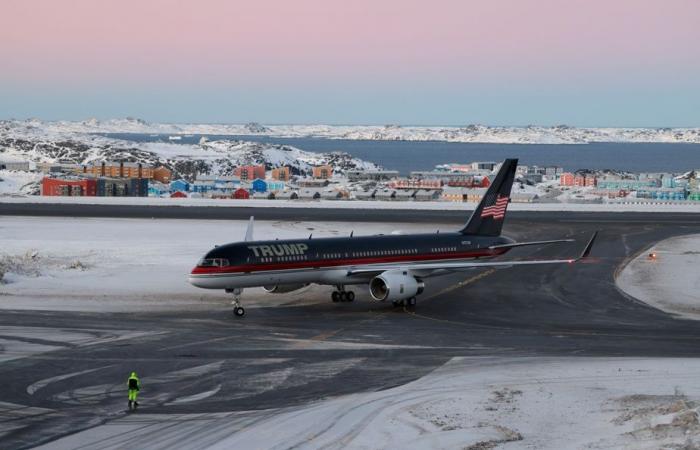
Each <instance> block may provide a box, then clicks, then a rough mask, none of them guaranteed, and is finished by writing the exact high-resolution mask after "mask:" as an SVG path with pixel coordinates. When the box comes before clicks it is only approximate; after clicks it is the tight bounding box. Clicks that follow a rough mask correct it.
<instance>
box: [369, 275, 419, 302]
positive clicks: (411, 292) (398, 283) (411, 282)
mask: <svg viewBox="0 0 700 450" xmlns="http://www.w3.org/2000/svg"><path fill="white" fill-rule="evenodd" d="M423 287H424V284H423V282H422V281H418V280H416V278H415V277H414V276H412V275H410V274H409V273H408V271H405V270H388V271H386V272H384V273H381V274H379V275H377V276H376V277H374V278H372V280H371V281H370V282H369V293H370V295H372V298H373V299H375V300H377V301H380V302H383V301H384V300H390V301H392V302H394V301H400V300H406V299H409V298H411V297H415V296H416V295H418V294H420V293H421V292H423Z"/></svg>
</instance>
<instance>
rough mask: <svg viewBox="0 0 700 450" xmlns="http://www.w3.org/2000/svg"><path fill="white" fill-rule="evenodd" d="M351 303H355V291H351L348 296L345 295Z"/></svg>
mask: <svg viewBox="0 0 700 450" xmlns="http://www.w3.org/2000/svg"><path fill="white" fill-rule="evenodd" d="M345 296H346V297H347V299H348V301H349V302H354V301H355V293H354V292H353V291H349V292H348V293H347V294H345Z"/></svg>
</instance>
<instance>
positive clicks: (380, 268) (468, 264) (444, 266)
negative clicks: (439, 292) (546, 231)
mask: <svg viewBox="0 0 700 450" xmlns="http://www.w3.org/2000/svg"><path fill="white" fill-rule="evenodd" d="M596 236H598V232H597V231H596V232H595V233H593V236H591V239H590V240H589V241H588V243H587V244H586V247H585V248H584V249H583V251H582V252H581V254H580V255H578V257H576V258H569V259H540V260H525V261H476V260H468V261H443V262H428V263H408V264H378V265H372V266H366V267H356V268H352V269H349V270H348V275H357V274H363V273H364V274H367V273H380V272H384V271H387V270H392V269H404V270H426V271H430V270H446V271H451V270H455V271H456V270H461V269H475V268H480V267H511V266H526V265H539V264H572V263H575V262H577V261H580V260H582V259H584V258H586V257H587V256H588V255H589V254H590V253H591V248H592V247H593V242H594V241H595V238H596ZM549 242H550V241H542V243H549ZM526 244H531V243H526ZM531 245H534V243H532V244H531Z"/></svg>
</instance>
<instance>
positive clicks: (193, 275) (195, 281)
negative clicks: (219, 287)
mask: <svg viewBox="0 0 700 450" xmlns="http://www.w3.org/2000/svg"><path fill="white" fill-rule="evenodd" d="M197 269H198V268H197V267H195V268H194V269H192V271H191V272H190V274H189V275H188V276H187V282H188V283H190V284H191V285H192V286H194V287H198V288H203V287H206V286H205V285H204V279H203V278H202V276H201V274H198V272H200V271H198V270H197Z"/></svg>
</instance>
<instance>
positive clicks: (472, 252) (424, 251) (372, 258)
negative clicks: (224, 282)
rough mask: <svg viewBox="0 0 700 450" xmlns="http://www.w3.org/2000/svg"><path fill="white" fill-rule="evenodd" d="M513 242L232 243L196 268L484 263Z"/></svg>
mask: <svg viewBox="0 0 700 450" xmlns="http://www.w3.org/2000/svg"><path fill="white" fill-rule="evenodd" d="M512 242H514V241H513V240H512V239H509V238H507V237H504V236H497V237H487V236H473V235H471V236H470V235H464V234H461V233H432V234H410V235H376V236H356V237H335V238H314V239H312V238H309V239H291V240H268V241H254V242H236V243H231V244H226V245H222V246H218V247H216V248H214V249H213V250H211V251H209V252H208V253H207V254H206V256H205V257H204V259H203V260H202V261H200V264H199V265H198V266H200V267H206V266H212V265H214V266H217V267H219V268H221V269H224V268H225V269H227V271H233V272H251V271H258V270H279V269H291V268H302V267H312V268H313V267H319V268H320V267H332V266H341V265H342V266H344V265H360V264H379V263H393V262H418V261H422V262H425V261H433V260H451V259H470V258H484V257H492V256H496V255H500V254H503V253H504V252H505V251H506V250H507V249H503V248H495V249H491V248H489V247H491V246H494V245H496V246H497V245H501V244H509V243H512Z"/></svg>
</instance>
